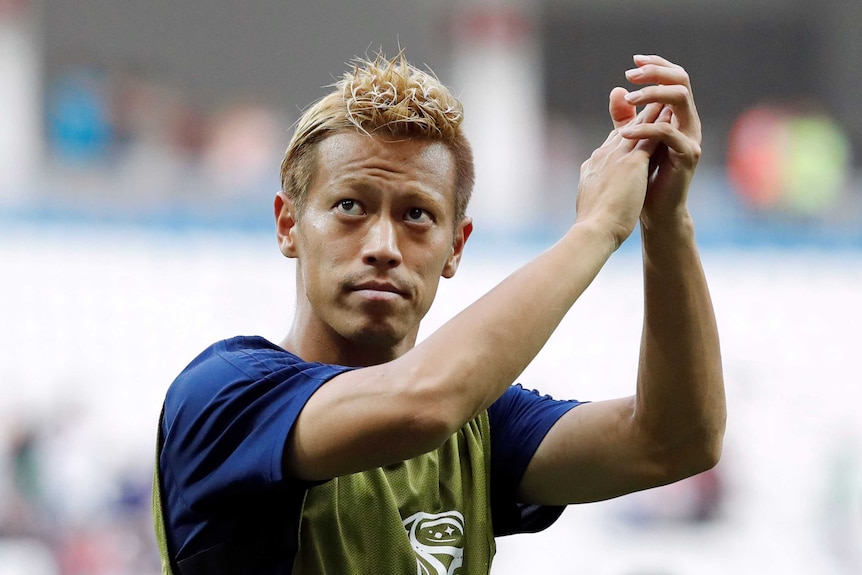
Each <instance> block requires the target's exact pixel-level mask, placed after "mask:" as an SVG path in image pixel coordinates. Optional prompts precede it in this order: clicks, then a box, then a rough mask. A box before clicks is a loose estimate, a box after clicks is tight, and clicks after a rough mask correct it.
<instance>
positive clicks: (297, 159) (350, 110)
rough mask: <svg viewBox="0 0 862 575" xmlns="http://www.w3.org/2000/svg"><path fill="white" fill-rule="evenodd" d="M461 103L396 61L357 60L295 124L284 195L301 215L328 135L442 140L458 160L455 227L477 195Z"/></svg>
mask: <svg viewBox="0 0 862 575" xmlns="http://www.w3.org/2000/svg"><path fill="white" fill-rule="evenodd" d="M463 117H464V111H463V106H462V105H461V102H460V101H459V100H458V99H457V98H455V96H453V95H452V93H451V92H450V91H449V89H448V88H446V86H444V85H443V84H442V83H441V82H440V81H439V80H438V79H437V78H436V77H435V76H434V75H433V74H432V73H430V72H424V71H422V70H419V69H418V68H416V67H414V66H412V65H411V64H410V63H409V62H407V60H406V58H405V57H404V54H403V52H402V53H399V54H398V55H397V56H396V57H395V58H393V59H391V60H390V59H387V58H385V57H384V56H383V55H382V54H378V55H377V57H376V58H375V59H374V60H369V59H362V58H357V59H355V60H354V61H353V62H352V70H350V71H348V72H346V73H345V74H344V76H343V77H342V78H341V80H339V81H338V82H336V83H335V84H334V90H333V91H332V92H330V93H329V94H327V95H326V96H324V97H323V98H321V99H320V100H318V101H317V102H316V103H314V104H313V105H312V106H311V107H309V108H308V109H307V110H306V111H305V112H304V113H303V114H302V116H301V117H300V118H299V120H298V121H297V123H296V129H295V131H294V134H293V137H292V138H291V140H290V143H289V144H288V146H287V151H286V152H285V154H284V159H283V160H282V162H281V186H282V190H283V191H284V192H285V193H286V194H287V195H288V196H290V197H291V198H292V199H293V200H294V202H295V203H296V205H297V210H298V212H299V213H300V214H301V213H302V211H303V208H304V204H305V199H306V196H307V193H308V189H309V188H310V186H311V180H312V177H313V175H314V170H315V160H316V154H315V148H316V145H317V144H318V143H319V142H321V141H322V140H323V139H325V138H326V137H327V136H329V135H332V134H334V133H337V132H343V131H346V130H352V131H355V132H358V133H360V134H365V135H367V136H369V137H372V136H375V135H383V136H385V137H396V138H417V139H427V140H430V141H440V142H443V143H444V144H446V146H448V147H449V149H450V151H451V152H452V156H453V158H454V161H455V190H454V191H455V223H456V225H457V224H458V223H459V222H460V221H461V220H462V219H463V217H464V215H465V213H466V210H467V204H468V203H469V201H470V195H471V193H472V191H473V181H474V177H475V176H474V173H475V170H474V167H473V153H472V150H471V148H470V144H469V142H468V141H467V138H466V137H465V136H464V133H463V131H462V129H461V121H462V120H463Z"/></svg>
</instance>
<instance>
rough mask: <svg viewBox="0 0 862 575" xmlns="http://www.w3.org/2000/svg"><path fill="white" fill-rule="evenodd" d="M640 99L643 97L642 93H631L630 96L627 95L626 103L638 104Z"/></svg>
mask: <svg viewBox="0 0 862 575" xmlns="http://www.w3.org/2000/svg"><path fill="white" fill-rule="evenodd" d="M640 97H641V93H640V92H639V91H638V92H629V93H628V94H626V96H625V99H626V102H629V103H631V102H636V101H637V100H639V99H640Z"/></svg>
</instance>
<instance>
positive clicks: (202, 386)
mask: <svg viewBox="0 0 862 575" xmlns="http://www.w3.org/2000/svg"><path fill="white" fill-rule="evenodd" d="M634 61H635V64H636V66H635V67H634V68H633V69H632V70H629V71H628V72H627V73H626V76H627V78H628V79H629V80H630V81H631V82H632V83H634V84H636V85H638V86H639V89H636V90H634V91H632V92H629V91H627V90H626V89H623V88H615V89H614V90H613V91H612V92H611V94H610V106H609V108H610V115H611V120H612V122H613V126H614V129H613V131H611V133H610V134H609V136H608V137H607V139H606V140H605V142H604V143H603V144H602V145H601V146H600V147H599V148H598V149H597V150H596V151H595V152H593V154H592V156H591V157H590V158H589V159H588V160H587V161H586V162H584V164H583V166H582V168H581V176H580V182H579V189H578V194H577V215H576V217H575V218H574V223H573V225H572V226H571V228H570V229H569V230H568V232H567V233H566V234H565V235H564V236H563V237H562V238H561V239H560V240H559V241H558V242H557V243H556V244H555V245H554V246H552V247H551V248H549V249H548V250H546V251H545V252H544V253H543V254H541V255H540V256H538V257H537V258H535V259H534V260H533V261H531V262H529V263H527V264H526V265H525V266H523V267H522V268H521V269H519V270H518V271H516V272H515V273H513V274H512V275H511V276H510V277H508V278H507V279H506V280H504V281H503V282H501V283H500V284H499V285H498V286H496V287H495V288H494V289H493V290H492V291H490V292H489V293H488V294H486V295H485V296H484V297H482V298H481V299H479V300H478V301H476V302H475V303H474V304H473V305H471V306H470V307H468V308H467V309H465V310H464V311H463V312H461V313H460V314H458V315H457V316H456V317H455V318H453V319H451V320H450V321H449V322H448V323H446V324H445V325H443V326H442V327H441V328H440V329H439V330H437V331H436V332H435V333H433V334H432V335H430V336H429V337H428V338H426V339H425V340H424V341H422V342H421V343H419V344H418V345H417V343H416V339H417V333H418V330H419V323H420V321H421V320H422V318H423V316H424V315H425V313H426V312H427V311H428V309H429V307H430V306H431V303H432V301H433V300H434V295H435V292H436V290H437V286H438V282H439V280H440V278H441V277H445V278H448V277H452V276H453V275H454V274H455V273H456V271H457V269H458V266H459V264H460V261H461V256H462V254H463V252H464V247H465V245H466V243H467V240H468V238H469V237H470V233H471V231H472V229H473V224H472V220H471V219H470V217H469V216H468V215H467V214H466V208H467V203H468V200H469V196H470V191H471V188H472V185H473V163H472V157H471V151H470V146H469V144H468V142H467V140H466V139H465V137H464V134H463V132H462V130H461V121H462V108H461V105H460V103H459V102H458V101H457V100H456V99H455V98H454V97H453V96H452V95H451V94H450V92H449V91H448V90H447V89H446V88H445V87H444V86H443V85H442V84H441V83H440V82H439V81H438V80H437V79H436V78H434V77H433V76H431V75H430V74H427V73H424V72H422V71H420V70H418V69H416V68H415V67H413V66H411V65H410V64H409V63H408V62H406V61H405V59H404V57H403V55H399V56H397V57H396V58H394V59H392V60H387V59H386V58H383V57H382V56H381V57H378V58H377V59H376V60H374V61H357V62H356V64H355V67H354V68H353V70H352V71H350V72H348V73H346V74H345V75H344V77H343V78H342V79H341V81H339V82H338V83H337V84H336V86H335V90H334V91H333V92H332V93H330V94H328V95H326V96H325V97H323V98H322V99H321V100H320V101H318V102H317V103H316V104H314V105H313V106H312V107H311V108H309V109H308V110H307V111H306V112H305V113H304V114H303V116H302V118H301V119H300V120H299V122H298V124H297V127H296V131H295V134H294V136H293V138H292V140H291V142H290V144H289V145H288V148H287V152H286V153H285V156H284V161H283V163H282V170H281V172H282V190H281V191H279V192H278V194H277V195H276V197H275V202H274V204H275V205H274V208H275V226H276V233H277V239H278V246H279V248H280V250H281V252H282V254H284V255H285V256H286V257H288V258H293V259H295V260H296V294H297V302H296V313H295V316H294V318H293V323H292V325H291V327H290V329H289V331H288V332H287V335H286V337H285V338H284V339H283V340H282V341H280V342H279V343H274V342H270V341H267V340H265V339H263V338H261V337H235V338H232V339H227V340H224V341H220V342H218V343H215V344H214V345H212V346H211V347H209V348H208V349H206V350H205V351H204V352H203V353H202V354H201V355H199V356H198V357H197V358H195V359H194V360H193V361H192V362H191V364H189V366H188V367H187V368H186V369H185V370H184V371H183V372H182V373H181V374H180V375H179V376H178V377H177V379H176V380H175V381H174V382H173V384H172V385H171V387H170V389H169V391H168V393H167V397H166V400H165V405H164V411H163V415H162V418H161V421H160V424H159V452H158V460H157V471H158V474H157V477H156V483H155V491H154V494H155V499H154V503H155V505H154V509H155V514H156V530H157V534H158V536H159V538H160V540H161V541H160V544H161V552H162V557H163V565H164V570H165V571H172V572H173V573H174V574H175V575H179V574H183V575H196V574H217V573H225V574H228V573H229V574H233V575H236V574H242V573H254V574H281V575H284V574H306V573H315V574H317V573H328V574H339V575H344V574H363V573H369V574H370V573H375V574H376V573H401V574H406V573H441V574H445V573H448V574H452V573H454V572H456V570H458V569H460V570H459V571H457V572H458V573H464V574H470V575H474V574H479V573H488V572H489V570H490V566H491V561H492V558H493V556H494V551H495V543H494V537H495V536H499V535H505V534H511V533H518V532H534V531H538V530H541V529H544V528H545V527H547V526H548V525H550V524H551V523H553V521H555V520H556V519H557V517H558V516H559V515H560V513H561V512H562V510H563V506H565V505H567V504H571V503H581V502H590V501H598V500H603V499H607V498H611V497H615V496H618V495H622V494H625V493H630V492H633V491H637V490H641V489H646V488H650V487H653V486H657V485H662V484H666V483H669V482H673V481H677V480H679V479H682V478H684V477H687V476H690V475H692V474H696V473H698V472H701V471H703V470H706V469H709V468H711V467H712V466H714V465H715V463H716V462H717V461H718V458H719V455H720V452H721V445H722V439H723V434H724V425H725V401H724V390H723V380H722V373H721V360H720V352H719V342H718V334H717V330H716V325H715V320H714V316H713V309H712V304H711V302H710V297H709V293H708V289H707V284H706V281H705V279H704V274H703V270H702V267H701V264H700V261H699V256H698V252H697V247H696V244H695V238H694V232H693V226H692V221H691V217H690V215H689V212H688V210H687V208H686V195H687V193H688V189H689V183H690V181H691V179H692V175H693V173H694V170H695V166H696V164H697V162H698V159H699V156H700V140H701V135H700V122H699V119H698V116H697V112H696V110H695V106H694V102H693V100H692V93H691V87H690V84H689V78H688V75H687V73H686V72H685V70H684V69H683V68H681V67H679V66H677V65H675V64H672V63H670V62H668V61H666V60H664V59H662V58H660V57H658V56H635V58H634ZM498 89H502V88H501V87H499V86H495V87H493V88H489V94H488V97H489V98H491V97H493V91H494V90H498ZM511 113H512V114H517V113H518V111H517V110H512V111H511ZM500 121H506V119H505V118H500ZM638 221H640V225H641V232H642V235H643V267H644V281H645V286H644V290H645V317H644V329H643V337H642V342H641V351H640V363H639V368H638V373H637V376H636V379H635V378H634V377H633V380H634V382H635V387H636V389H635V393H634V394H633V395H632V396H631V397H624V398H619V399H610V400H605V401H596V402H592V403H579V402H577V401H562V400H555V399H552V398H550V397H548V396H543V395H540V394H539V393H537V392H533V391H528V390H525V389H523V388H522V387H520V386H519V385H513V382H514V381H515V379H516V377H517V376H518V375H519V374H520V373H521V371H522V370H523V369H524V368H525V367H526V366H527V364H528V363H529V362H530V361H531V360H532V359H533V358H534V357H535V356H536V354H537V353H538V352H539V350H540V349H541V348H542V346H543V345H544V344H545V343H546V341H547V340H548V338H549V337H550V335H551V333H552V331H553V330H554V328H555V327H556V326H557V325H558V323H559V322H560V321H561V319H562V318H563V316H564V315H565V314H566V312H567V310H568V309H569V308H570V307H571V306H572V305H573V304H574V303H575V301H576V300H577V299H578V297H579V296H580V295H581V293H583V291H584V290H585V289H586V288H587V286H588V285H589V284H590V282H591V281H592V280H593V278H594V277H595V276H596V274H598V273H599V271H600V270H601V268H602V266H603V265H604V264H605V262H606V261H607V260H608V258H609V257H610V256H611V254H613V252H614V251H615V250H616V249H617V248H618V247H619V246H620V244H621V243H622V242H623V241H624V240H625V239H626V238H627V237H628V236H629V235H630V234H631V232H632V231H633V229H634V227H635V225H636V223H637V222H638ZM567 375H568V374H566V373H561V374H559V377H566V376H567Z"/></svg>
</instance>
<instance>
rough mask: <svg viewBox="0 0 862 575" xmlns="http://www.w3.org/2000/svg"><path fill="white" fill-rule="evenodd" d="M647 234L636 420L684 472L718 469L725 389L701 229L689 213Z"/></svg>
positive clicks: (644, 230) (650, 228) (650, 227)
mask: <svg viewBox="0 0 862 575" xmlns="http://www.w3.org/2000/svg"><path fill="white" fill-rule="evenodd" d="M641 230H642V238H643V252H644V253H643V259H644V328H643V336H642V341H641V356H640V366H639V374H638V387H637V401H636V408H635V421H636V422H637V424H638V425H639V426H640V427H641V429H642V430H643V431H644V432H645V433H646V436H647V437H649V438H650V440H651V441H652V444H653V445H655V446H658V448H659V449H660V450H662V451H667V450H670V452H672V453H670V454H668V455H669V457H670V458H671V460H672V461H675V462H677V463H678V464H679V465H680V466H682V467H685V466H686V465H689V464H690V465H694V466H701V465H710V464H714V462H715V460H717V457H718V455H719V453H720V449H721V441H722V437H723V433H724V426H725V417H726V411H725V397H724V384H723V377H722V367H721V352H720V348H719V337H718V329H717V327H716V322H715V315H714V312H713V306H712V301H711V298H710V295H709V289H708V287H707V282H706V278H705V275H704V272H703V267H702V265H701V261H700V257H699V255H698V251H697V246H696V244H695V237H694V227H693V224H692V221H691V218H690V217H689V216H688V215H687V214H685V215H684V216H679V217H678V218H676V220H675V221H674V222H673V223H672V224H670V225H668V222H663V223H662V225H650V224H649V223H648V222H644V221H642V227H641ZM710 462H711V463H710ZM685 471H686V470H685V469H682V470H681V472H682V473H685Z"/></svg>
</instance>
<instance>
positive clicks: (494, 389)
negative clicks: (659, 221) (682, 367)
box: [286, 109, 657, 479]
mask: <svg viewBox="0 0 862 575" xmlns="http://www.w3.org/2000/svg"><path fill="white" fill-rule="evenodd" d="M656 112H657V110H656V109H653V110H651V111H649V112H645V113H642V114H641V116H640V117H639V118H635V119H633V120H632V122H633V123H635V122H643V121H652V120H654V119H655V117H654V116H655V115H656ZM650 114H652V117H650ZM653 148H654V145H653V144H650V143H649V142H645V141H639V140H637V139H626V138H623V137H622V136H621V135H620V134H619V133H618V132H617V131H614V132H612V133H611V135H610V136H609V137H608V139H607V140H606V141H605V143H604V144H603V145H602V146H601V147H600V148H599V149H598V150H596V151H595V152H594V154H593V156H592V157H591V158H590V160H588V161H587V162H585V163H584V166H583V168H582V179H581V190H580V193H579V197H578V218H577V221H576V223H575V225H574V226H573V227H572V228H571V230H570V231H569V232H568V233H567V234H566V235H565V236H564V237H563V238H562V239H561V240H560V241H559V242H558V243H557V244H555V245H554V246H553V247H551V248H550V249H549V250H547V251H546V252H545V253H543V254H542V255H540V256H539V257H538V258H536V259H535V260H533V261H531V262H530V263H528V264H527V265H525V266H524V267H523V268H521V269H520V270H518V271H516V272H515V273H514V274H512V275H511V276H510V277H509V278H507V279H506V280H505V281H503V282H502V283H501V284H500V285H498V286H497V287H496V288H495V289H493V290H492V291H491V292H489V293H488V294H487V295H485V296H484V297H482V298H481V299H480V300H478V301H477V302H476V303H474V304H473V305H471V306H470V307H468V308H467V309H466V310H464V311H463V312H462V313H460V314H459V315H458V316H456V317H455V318H453V319H452V320H451V321H450V322H448V323H447V324H445V325H444V326H443V327H442V328H440V329H439V330H438V331H437V332H436V333H434V334H432V335H431V336H430V337H428V338H427V339H426V340H425V341H424V342H422V343H421V344H420V345H418V346H416V347H415V348H413V349H412V350H410V351H408V352H407V353H406V354H404V355H403V356H401V357H399V358H398V359H396V360H394V361H391V362H388V363H385V364H381V365H377V366H372V367H367V368H363V369H358V370H354V371H351V372H349V373H345V374H342V375H339V376H337V377H335V378H333V379H332V380H331V381H330V382H328V383H327V384H326V385H324V386H322V387H321V388H320V389H319V390H318V391H317V392H315V394H314V395H313V396H312V397H311V399H310V400H309V401H308V403H307V404H306V406H305V407H304V409H303V410H302V412H301V414H300V416H299V418H298V419H297V422H296V425H295V428H294V430H293V432H292V433H291V435H290V437H289V438H288V443H287V449H286V466H287V469H288V472H289V473H290V474H291V475H292V476H294V477H299V478H302V479H325V478H329V477H333V476H336V475H342V474H345V473H350V472H354V471H360V470H364V469H370V468H374V467H377V466H381V465H385V464H389V463H393V462H397V461H403V460H404V459H408V458H410V457H414V456H416V455H419V454H422V453H425V452H427V451H430V450H432V449H434V448H436V447H437V446H439V445H440V444H442V443H443V442H444V441H445V440H446V439H448V438H449V437H450V436H451V435H452V433H454V432H455V431H457V430H458V429H460V428H461V427H462V426H463V425H464V424H465V423H466V422H467V421H469V420H470V419H472V418H473V417H475V416H476V415H477V414H478V413H479V412H481V411H482V410H484V409H486V408H487V407H488V406H489V405H490V404H491V403H492V402H493V401H494V400H496V399H497V398H498V397H499V396H500V395H502V394H503V392H504V391H505V390H506V389H507V388H508V387H509V385H511V383H512V382H513V381H514V379H515V378H516V377H517V376H518V374H519V373H520V372H521V371H522V370H523V369H524V368H525V367H526V366H527V365H528V363H529V362H530V361H531V360H532V359H533V358H534V357H535V355H536V354H537V353H538V352H539V350H540V349H541V348H542V346H543V345H544V344H545V342H546V341H547V339H548V338H549V336H550V335H551V333H552V332H553V330H554V329H555V328H556V326H557V325H558V323H559V322H560V320H561V319H562V318H563V316H564V315H565V313H566V312H567V311H568V309H569V308H570V307H571V305H572V304H573V303H574V302H575V300H577V298H578V297H579V296H580V295H581V293H583V291H584V290H585V289H586V288H587V286H588V285H589V284H590V282H591V281H592V280H593V278H594V277H595V276H596V274H597V273H598V272H599V270H600V269H601V268H602V266H603V265H604V263H605V262H606V261H607V259H608V258H609V257H610V255H611V253H613V251H614V250H615V249H616V248H617V247H618V246H619V245H620V244H621V243H622V241H623V240H624V239H625V238H626V237H627V236H628V235H629V234H630V233H631V231H632V230H633V228H634V225H635V223H636V222H637V218H638V215H639V213H640V211H641V208H642V205H643V199H644V194H645V191H646V184H647V167H648V162H649V157H650V154H651V152H652V151H653Z"/></svg>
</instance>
